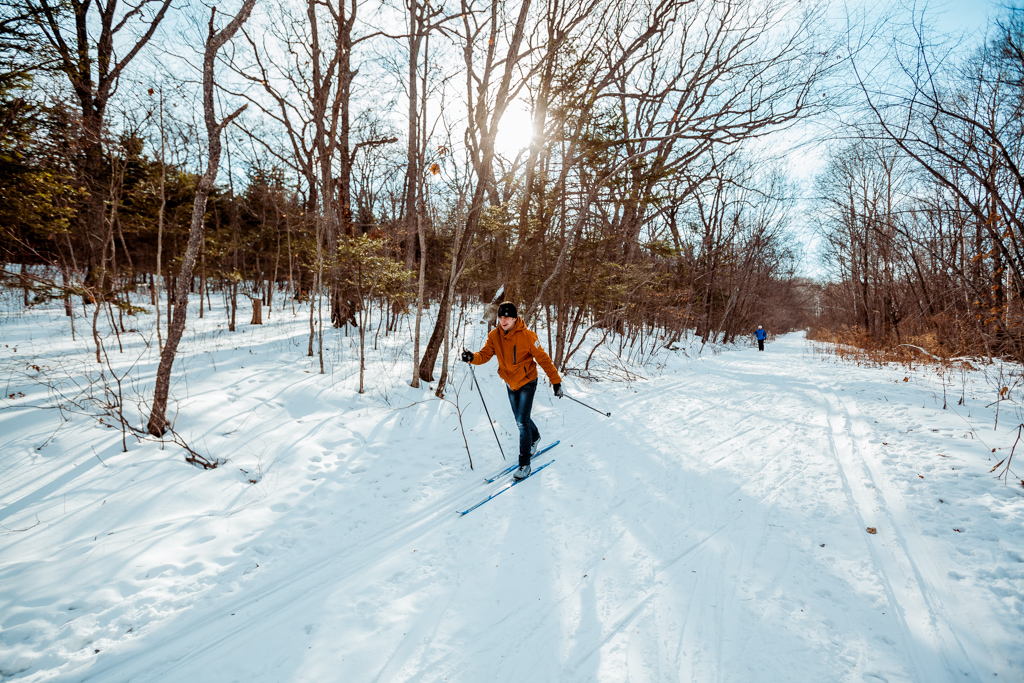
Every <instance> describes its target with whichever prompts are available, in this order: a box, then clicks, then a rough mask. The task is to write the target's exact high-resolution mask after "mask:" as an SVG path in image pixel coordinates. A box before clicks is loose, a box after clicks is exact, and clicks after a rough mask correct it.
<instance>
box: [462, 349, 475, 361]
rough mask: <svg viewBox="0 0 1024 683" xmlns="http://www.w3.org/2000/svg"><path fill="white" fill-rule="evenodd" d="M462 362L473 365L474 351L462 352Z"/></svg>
mask: <svg viewBox="0 0 1024 683" xmlns="http://www.w3.org/2000/svg"><path fill="white" fill-rule="evenodd" d="M462 362H464V363H472V362H473V352H472V351H463V352H462Z"/></svg>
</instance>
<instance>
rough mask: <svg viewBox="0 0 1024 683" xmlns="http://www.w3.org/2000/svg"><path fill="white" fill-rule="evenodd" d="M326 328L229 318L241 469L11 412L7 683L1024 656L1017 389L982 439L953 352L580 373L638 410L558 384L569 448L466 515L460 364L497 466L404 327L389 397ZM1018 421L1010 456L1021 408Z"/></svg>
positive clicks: (905, 663) (476, 446) (863, 673)
mask: <svg viewBox="0 0 1024 683" xmlns="http://www.w3.org/2000/svg"><path fill="white" fill-rule="evenodd" d="M4 324H6V325H10V324H11V323H10V322H6V323H4ZM204 324H205V325H207V326H212V324H213V323H212V322H209V323H204ZM303 324H304V322H303V321H302V319H301V316H300V317H299V319H298V320H297V321H295V322H293V323H292V322H290V323H288V324H287V325H284V328H285V330H286V332H287V334H284V336H283V337H282V336H281V335H282V332H275V331H274V328H273V326H272V325H271V326H268V328H267V329H266V330H261V331H254V332H252V333H251V334H250V336H249V337H248V338H247V339H246V338H244V337H232V338H230V339H226V338H225V337H224V336H222V335H220V333H218V332H217V331H216V330H210V329H207V328H203V327H202V326H199V327H200V332H198V333H197V335H199V336H201V337H202V339H203V340H204V341H202V342H201V344H200V346H199V348H206V349H208V353H209V356H210V358H209V362H210V363H211V364H213V365H216V369H214V368H213V367H212V365H211V367H209V368H207V366H206V365H205V363H206V362H207V361H206V360H204V354H203V353H198V354H196V355H194V356H190V357H189V361H190V363H191V365H192V371H190V373H189V376H188V378H187V381H186V380H185V379H183V378H180V377H179V379H178V380H177V381H176V384H175V389H174V391H175V392H176V395H177V398H178V401H180V402H181V415H180V416H179V417H178V420H179V428H181V427H182V425H186V424H187V425H189V426H190V427H189V428H190V429H191V430H192V431H191V432H190V433H191V434H194V435H199V436H192V437H191V438H193V439H194V440H195V442H196V443H201V444H202V443H205V444H206V445H205V446H204V448H208V449H210V451H211V452H216V451H217V449H219V448H234V449H235V450H236V451H237V452H236V454H235V456H234V457H233V459H232V460H231V461H230V462H229V465H228V466H225V467H224V468H221V469H220V470H216V471H214V472H210V473H202V472H199V471H197V470H194V469H192V468H184V467H180V457H181V456H180V452H176V451H175V450H174V447H171V446H169V447H168V449H167V450H165V451H160V450H159V447H158V446H156V445H154V444H148V445H142V446H136V447H133V448H132V449H131V450H130V452H129V453H128V454H119V453H118V452H119V450H120V437H119V435H118V439H117V443H116V444H114V445H111V441H110V434H109V433H108V432H106V430H104V429H102V428H101V427H96V426H95V425H94V424H93V423H90V424H91V425H93V426H90V427H88V428H86V427H81V428H80V429H81V432H80V437H78V440H81V441H82V442H83V443H87V444H88V448H85V446H82V447H81V448H77V449H76V448H75V447H73V446H71V445H70V443H68V442H70V441H71V439H70V438H69V437H65V436H60V437H58V438H57V441H56V443H57V445H55V446H47V447H46V449H39V450H36V451H35V452H33V449H34V448H35V447H36V446H38V444H39V443H40V442H42V441H43V439H45V438H46V437H45V435H47V434H49V433H50V432H52V431H53V429H54V428H55V427H54V426H53V425H50V426H47V424H46V423H45V420H44V419H43V418H42V417H40V416H39V413H38V412H36V413H31V412H29V413H26V412H24V411H20V412H17V414H18V415H20V416H26V417H27V418H30V419H28V420H26V421H25V422H24V423H23V424H21V425H19V424H16V423H14V422H12V417H13V416H14V415H15V412H16V411H4V412H0V428H2V429H3V430H4V434H5V436H4V438H5V440H7V441H8V446H9V448H5V449H4V455H3V457H4V459H5V460H4V462H3V463H2V465H3V468H4V469H5V470H6V471H7V472H10V473H11V477H10V478H9V479H8V480H7V481H6V482H4V483H0V496H2V501H3V507H2V508H0V524H4V528H5V529H21V528H24V527H28V528H27V529H26V530H25V531H23V532H22V531H19V532H14V531H5V532H4V533H3V534H0V680H3V681H7V680H25V681H40V680H56V681H180V680H190V681H211V682H218V683H219V682H221V681H236V680H237V681H254V680H258V681H324V680H344V681H381V682H390V681H444V680H451V681H470V682H475V681H483V680H495V681H527V680H529V681H559V682H562V681H580V682H584V681H627V680H628V681H651V682H660V681H700V682H704V681H755V680H756V681H797V680H799V681H921V682H922V683H925V682H927V683H931V682H933V681H964V680H970V681H989V680H996V681H1015V680H1024V649H1022V648H1020V647H1019V643H1020V641H1021V636H1022V635H1024V606H1022V598H1021V592H1022V589H1024V530H1022V527H1024V525H1022V521H1024V495H1022V493H1021V492H1020V491H1018V490H1017V489H1014V488H1013V487H1010V486H1003V484H1002V483H1000V482H997V481H996V480H995V475H988V469H990V468H991V466H992V465H993V464H994V462H992V461H991V455H992V454H989V453H988V452H987V446H986V447H984V448H983V447H981V446H980V445H979V442H978V441H976V440H974V438H973V435H974V434H975V433H977V434H979V435H980V433H981V430H982V429H983V428H982V427H981V426H980V425H981V424H982V423H984V421H985V420H987V419H988V415H989V413H987V412H985V411H983V410H981V408H975V410H976V412H978V413H979V414H981V415H982V419H980V420H978V421H977V422H978V426H976V427H975V428H974V430H975V431H973V432H971V433H969V434H967V433H966V432H968V429H969V428H968V427H967V426H965V425H966V424H967V423H966V421H965V418H963V417H961V416H960V413H955V412H954V410H946V411H943V410H942V409H941V405H942V401H941V398H939V399H936V397H935V396H934V394H935V387H936V383H937V382H938V380H936V379H935V377H934V373H932V374H931V375H929V374H928V373H929V371H928V370H927V369H925V370H920V371H919V372H918V373H917V374H914V373H910V374H913V375H914V382H907V383H904V382H901V381H900V380H901V379H902V377H903V376H905V375H906V374H907V371H906V370H904V369H900V368H861V367H856V366H850V365H842V364H837V363H835V362H832V361H831V360H830V359H825V360H823V359H822V358H820V357H819V356H818V355H817V354H815V353H812V352H811V351H810V350H809V349H810V347H809V345H808V344H807V343H806V342H805V341H804V340H803V339H802V337H801V336H799V335H789V336H787V337H784V338H781V339H780V340H778V341H776V342H774V343H771V344H769V345H768V351H766V352H764V353H758V352H756V351H754V350H752V349H750V348H735V349H726V350H723V351H721V352H718V353H714V354H707V355H705V356H703V357H697V358H692V359H687V358H683V357H676V356H674V354H670V353H668V352H666V354H663V355H665V358H664V359H663V362H665V363H666V365H665V366H664V367H663V368H662V369H661V371H660V372H659V373H656V376H652V377H651V379H649V380H647V381H637V382H632V383H610V382H599V383H586V382H583V381H581V380H577V379H573V378H572V377H568V378H567V379H566V389H567V391H570V392H571V393H572V395H574V396H577V397H579V398H580V399H581V400H584V401H586V402H588V403H591V404H594V405H596V406H598V407H606V408H605V409H606V410H611V412H612V417H611V418H610V419H609V418H605V417H602V416H600V415H597V414H596V413H594V412H592V411H589V410H587V409H586V408H583V407H582V406H578V405H575V404H573V403H571V402H569V401H558V400H557V399H553V398H552V397H551V396H550V389H549V388H548V387H546V386H542V387H541V390H540V391H539V392H538V399H537V403H536V407H535V414H534V418H535V420H536V421H537V422H538V425H539V427H540V429H541V431H542V435H543V438H544V442H545V443H548V442H549V441H551V440H554V439H561V444H560V445H559V446H558V447H556V448H555V449H554V450H552V451H551V452H550V455H551V456H552V457H553V458H554V459H555V461H556V462H555V463H554V464H553V465H551V466H550V467H548V468H547V469H545V470H544V471H543V472H540V473H538V474H537V476H535V477H532V478H531V479H530V480H529V481H527V482H524V483H523V485H521V486H516V487H515V488H513V489H512V490H510V491H508V492H506V493H504V494H503V495H501V496H499V497H498V498H495V499H494V500H492V501H490V502H488V503H487V504H486V505H484V506H482V507H481V508H479V509H477V510H474V511H473V512H471V513H470V514H469V515H467V516H465V517H459V516H458V515H456V514H455V510H456V509H459V508H461V509H465V507H466V506H468V505H471V504H473V503H475V502H477V501H479V500H480V499H482V498H483V497H484V496H486V495H487V493H488V491H490V490H492V487H495V486H497V485H498V484H492V485H490V486H486V485H482V484H481V475H486V474H489V473H491V472H493V471H496V470H497V469H498V468H499V467H500V466H501V460H500V456H499V455H498V454H497V453H496V450H497V449H496V448H495V444H494V437H493V435H492V434H491V430H490V426H489V425H488V424H487V420H486V418H485V417H484V415H483V411H482V409H480V408H479V406H478V405H476V402H477V401H478V400H479V399H478V397H477V396H476V394H475V393H474V392H471V391H470V390H469V388H468V384H467V383H463V384H458V382H457V380H458V373H459V372H460V370H459V369H458V368H457V369H456V376H455V377H454V378H453V381H456V384H455V385H453V388H452V390H451V391H452V392H456V391H457V392H458V396H457V397H455V396H454V394H453V393H450V397H453V400H455V399H457V400H458V401H459V402H460V404H461V405H462V406H464V407H465V406H467V405H468V407H467V409H466V411H465V412H464V414H463V420H464V422H465V423H466V427H467V430H468V431H467V438H468V439H469V441H470V445H471V448H472V449H473V456H474V462H475V464H476V466H477V468H476V471H470V470H469V469H468V466H467V463H466V454H465V450H464V447H463V445H462V437H461V435H460V434H459V432H458V428H457V424H458V423H457V420H455V419H454V417H452V415H453V412H454V411H453V409H451V408H450V407H448V406H446V404H442V403H440V402H438V401H436V400H431V398H430V394H429V390H427V389H424V390H421V391H415V390H412V389H410V388H409V387H408V386H407V385H403V384H402V381H403V380H401V379H400V378H399V377H398V375H399V374H401V373H404V372H405V371H406V368H405V367H404V366H405V362H404V361H401V360H400V361H398V362H395V363H392V362H391V360H389V359H390V358H391V356H389V355H387V354H390V353H392V351H391V350H390V349H391V347H389V346H387V345H386V344H387V343H391V344H394V343H397V342H395V341H394V340H392V341H391V342H387V341H386V340H385V345H384V346H382V349H383V351H381V354H382V355H381V356H380V362H379V363H376V364H375V363H368V368H369V370H368V372H369V373H370V374H369V375H368V385H369V386H370V387H376V389H371V392H370V396H365V395H364V396H362V397H360V396H358V395H355V394H354V392H353V387H354V386H355V382H356V381H357V378H355V377H354V375H353V373H352V372H351V367H350V366H349V365H345V364H344V363H343V362H342V360H343V359H342V358H341V356H340V355H339V360H338V361H337V362H338V363H340V365H339V367H338V369H337V371H336V376H335V378H334V379H333V380H332V379H330V378H329V377H327V378H324V377H321V376H318V375H316V374H315V371H313V372H311V373H310V374H305V373H303V367H296V366H295V363H294V354H295V353H296V351H295V349H298V353H301V352H302V351H303V349H302V348H301V346H300V342H299V341H298V340H300V339H301V337H300V335H301V332H302V325H303ZM289 325H290V327H289ZM44 329H45V326H44ZM204 330H205V331H204ZM428 331H429V330H428ZM29 333H31V335H32V339H33V341H32V342H29V341H28V339H27V337H28V336H29ZM29 333H25V337H26V339H24V340H23V341H21V342H20V347H21V348H20V349H19V351H18V353H24V352H25V350H27V349H28V348H29V347H30V346H31V343H38V342H39V340H40V339H45V335H44V334H42V332H40V330H39V329H38V328H30V330H29ZM470 334H472V330H470ZM260 335H263V336H262V337H261V336H260ZM275 335H277V336H275ZM406 341H407V340H406ZM195 343H199V342H195ZM202 344H205V345H206V346H205V347H204V346H202ZM345 344H351V342H339V341H337V340H335V341H334V342H332V344H331V346H332V347H334V348H333V349H332V350H331V353H337V354H342V353H345V354H348V356H347V357H350V356H351V355H352V350H351V346H347V347H346V346H345ZM250 348H251V349H254V353H253V355H250V354H249V353H248V352H247V349H250ZM236 349H237V350H236ZM394 357H395V358H397V357H399V356H398V352H397V351H396V352H394ZM4 360H5V361H9V360H10V357H9V356H7V357H4ZM286 360H287V361H288V362H289V363H290V365H289V366H287V367H286V366H284V363H285V361H286ZM12 362H13V361H12ZM147 362H149V363H150V364H152V365H154V366H155V362H154V361H153V359H152V358H149V359H148V361H147ZM346 362H349V363H352V362H358V361H357V360H356V361H351V360H349V361H346ZM10 367H14V366H13V365H11V366H10ZM304 367H305V369H312V367H313V366H312V365H307V366H304ZM297 375H298V376H297ZM478 376H479V377H480V380H481V384H482V385H483V389H484V392H485V394H486V399H487V401H488V406H489V408H490V411H491V415H492V417H494V418H495V419H496V421H497V422H498V423H499V425H500V426H502V427H503V428H502V429H499V435H500V436H501V437H502V438H503V439H504V442H503V443H504V444H506V446H505V451H506V453H507V454H510V455H509V457H515V455H514V453H515V446H514V442H515V435H514V434H513V433H512V432H511V431H510V430H509V429H508V427H510V426H511V427H512V428H513V429H514V425H512V424H511V418H510V416H509V415H508V414H507V413H508V412H509V411H508V407H507V399H506V398H505V393H504V388H503V386H502V385H501V383H500V381H498V380H497V379H495V377H494V375H493V367H489V366H485V367H484V368H482V369H478ZM8 385H9V386H10V380H8ZM24 386H28V384H24ZM374 391H378V392H384V393H387V394H388V396H387V399H386V401H387V404H385V402H384V401H383V400H381V399H380V398H379V397H378V398H373V392H374ZM978 391H979V395H981V396H984V391H985V389H984V388H983V387H979V389H978ZM985 402H987V401H982V400H980V399H978V400H976V401H974V403H975V404H978V405H982V404H983V403H985ZM388 405H390V406H391V407H390V408H389V407H388ZM396 408H397V409H396ZM961 411H966V408H961ZM5 412H6V414H5ZM1007 422H1009V420H1007ZM990 425H991V423H989V426H987V427H985V429H987V431H988V433H987V435H986V436H985V443H986V444H991V446H992V447H997V446H998V447H1000V448H1002V447H1005V452H1004V453H1003V454H1001V455H998V457H999V458H1002V457H1003V455H1005V454H1006V453H1008V451H1009V447H1010V446H1011V445H1012V429H1011V428H1010V427H1009V426H1007V427H1000V431H998V432H993V431H992V429H991V426H990ZM66 429H71V427H67V428H66ZM453 429H454V430H455V431H452V430H453ZM76 434H77V433H76ZM965 436H966V437H967V438H965ZM103 439H106V440H105V441H104V440H103ZM61 444H66V445H61ZM29 446H31V448H30V447H29ZM94 448H95V449H96V451H95V452H96V453H97V454H98V455H97V456H96V457H93V452H94V451H93V450H92V449H94ZM54 449H58V453H57V454H54V453H51V451H53V450H54ZM61 449H66V452H67V453H68V455H67V456H66V457H64V458H63V459H62V456H61V455H60V454H59V453H60V452H64V451H63V450H61ZM40 453H42V454H43V455H39V454H40ZM938 453H942V454H943V457H940V456H939V455H938ZM101 458H102V459H101ZM172 460H173V461H174V462H173V463H171V462H169V461H172ZM232 466H233V468H232ZM239 467H242V469H244V470H245V471H246V472H247V473H249V474H245V475H244V476H242V475H239V474H238V471H239ZM131 468H134V469H131ZM254 468H256V469H254ZM257 469H258V472H259V473H260V475H261V476H260V479H259V481H258V483H257V484H255V485H254V484H250V483H248V481H246V477H251V476H254V475H253V474H251V473H252V472H254V471H257ZM105 477H113V479H111V482H113V483H108V482H107V481H106V479H105ZM129 479H130V481H129ZM118 482H120V483H118ZM1018 489H1019V487H1018ZM125 491H127V492H128V493H125ZM126 496H127V497H126ZM62 498H63V499H65V501H64V504H63V506H61V502H62V501H61V499H62ZM940 498H941V499H942V500H943V502H942V503H939V502H938V500H939V499H940ZM179 499H181V501H184V502H181V503H179V502H178V500H179ZM100 501H102V503H101V502H100ZM108 501H110V503H109V506H108V504H107V502H108ZM68 503H70V505H69V504H68ZM118 506H120V507H118ZM58 508H59V509H58ZM111 509H113V510H114V512H109V510H111ZM154 509H155V510H156V511H155V512H154ZM105 510H106V512H105ZM117 510H121V512H117ZM100 515H107V516H106V517H100ZM33 520H39V521H40V522H41V523H39V524H38V526H32V524H33ZM62 525H63V526H62ZM867 527H877V529H878V532H877V534H875V535H871V534H868V533H867V532H866V528H867ZM954 527H956V528H957V529H960V531H956V530H954ZM97 528H102V534H107V535H106V536H103V538H105V539H108V540H99V539H100V538H101V536H102V534H99V533H95V530H96V529H97ZM118 539H123V540H118ZM76 612H82V614H81V616H76V615H75V613H76ZM126 625H130V628H127V629H126V628H125V626H126ZM94 649H95V650H100V651H99V652H93V650H94ZM43 650H45V652H44V651H43Z"/></svg>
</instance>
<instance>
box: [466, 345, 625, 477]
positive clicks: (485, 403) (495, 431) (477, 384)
mask: <svg viewBox="0 0 1024 683" xmlns="http://www.w3.org/2000/svg"><path fill="white" fill-rule="evenodd" d="M467 365H469V372H470V374H471V375H473V384H475V385H476V392H477V393H478V394H480V402H481V403H483V404H484V413H486V415H487V421H488V422H490V423H491V431H492V432H494V440H495V441H497V442H498V450H499V451H501V459H502V460H507V459H508V458H506V457H505V449H503V448H502V447H501V439H499V438H498V431H497V430H496V429H495V428H494V420H492V419H491V413H490V411H488V410H487V402H486V401H484V392H483V391H481V390H480V382H478V381H476V370H474V369H473V366H472V365H470V364H468V363H467ZM610 414H611V413H609V415H610Z"/></svg>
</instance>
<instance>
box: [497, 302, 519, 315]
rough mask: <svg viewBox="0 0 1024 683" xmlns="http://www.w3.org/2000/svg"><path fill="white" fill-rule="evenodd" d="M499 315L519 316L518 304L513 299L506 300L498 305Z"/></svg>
mask: <svg viewBox="0 0 1024 683" xmlns="http://www.w3.org/2000/svg"><path fill="white" fill-rule="evenodd" d="M498 317H499V318H501V317H505V318H518V317H519V312H518V311H516V305H515V304H514V303H512V302H511V301H506V302H504V303H502V304H501V305H500V306H498Z"/></svg>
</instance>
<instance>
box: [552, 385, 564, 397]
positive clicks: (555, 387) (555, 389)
mask: <svg viewBox="0 0 1024 683" xmlns="http://www.w3.org/2000/svg"><path fill="white" fill-rule="evenodd" d="M551 391H553V392H555V396H557V397H558V398H562V396H564V395H565V394H564V393H562V385H561V384H552V385H551Z"/></svg>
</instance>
